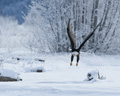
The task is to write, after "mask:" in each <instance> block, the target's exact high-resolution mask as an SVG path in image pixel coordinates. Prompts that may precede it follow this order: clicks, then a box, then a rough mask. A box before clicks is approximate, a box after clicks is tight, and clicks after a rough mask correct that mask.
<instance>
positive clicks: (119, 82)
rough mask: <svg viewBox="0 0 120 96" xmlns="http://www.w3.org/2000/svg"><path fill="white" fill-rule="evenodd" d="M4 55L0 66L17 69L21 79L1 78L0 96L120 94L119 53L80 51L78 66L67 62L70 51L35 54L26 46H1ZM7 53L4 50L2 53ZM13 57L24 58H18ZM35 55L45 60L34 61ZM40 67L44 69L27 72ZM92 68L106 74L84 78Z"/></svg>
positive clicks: (91, 95) (97, 95)
mask: <svg viewBox="0 0 120 96" xmlns="http://www.w3.org/2000/svg"><path fill="white" fill-rule="evenodd" d="M0 53H1V54H0V57H1V58H3V59H4V62H3V63H2V65H1V69H9V70H14V71H16V72H18V73H20V77H21V78H22V79H23V81H18V82H0V96H119V95H120V77H119V76H120V56H119V55H118V56H107V55H106V56H96V55H94V54H87V53H81V61H80V62H79V66H78V67H76V66H75V61H76V60H75V59H76V58H74V62H73V66H69V63H70V54H69V53H63V54H62V53H60V54H41V55H36V54H33V53H30V52H29V51H27V50H24V51H19V52H18V51H14V52H11V53H8V52H6V51H5V50H1V52H0ZM5 53H6V54H5ZM12 57H22V58H27V59H25V60H21V61H20V62H17V61H16V60H14V59H11V58H12ZM34 58H40V59H44V60H45V62H37V61H34ZM36 67H42V68H44V70H45V72H42V73H36V72H29V71H28V70H29V69H31V68H36ZM91 70H99V72H100V74H102V75H103V76H105V77H106V79H105V80H98V81H96V82H91V81H84V80H85V79H86V77H87V73H88V72H89V71H91Z"/></svg>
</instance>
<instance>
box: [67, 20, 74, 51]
mask: <svg viewBox="0 0 120 96" xmlns="http://www.w3.org/2000/svg"><path fill="white" fill-rule="evenodd" d="M67 33H68V37H69V39H70V43H71V48H72V50H73V49H75V48H76V42H75V38H74V35H73V33H72V28H71V25H70V19H69V22H68V27H67Z"/></svg>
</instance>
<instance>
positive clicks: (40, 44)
mask: <svg viewBox="0 0 120 96" xmlns="http://www.w3.org/2000/svg"><path fill="white" fill-rule="evenodd" d="M0 1H1V0H0ZM5 1H6V0H2V1H1V2H3V3H5ZM25 1H27V0H25ZM12 2H13V4H14V0H12ZM16 2H17V1H16ZM22 2H24V0H23V1H22ZM18 4H19V3H18ZM10 6H12V4H11V5H10V4H9V6H7V7H5V8H4V9H3V10H2V8H0V14H1V17H0V22H2V23H0V47H1V48H7V49H8V50H9V51H12V50H13V49H14V48H28V49H30V50H31V51H34V52H37V53H41V52H69V49H70V41H69V38H68V36H67V24H68V20H69V18H71V24H72V31H73V33H74V36H75V39H76V43H77V47H78V46H79V45H80V44H81V42H82V41H83V40H84V39H85V38H86V36H87V35H88V34H89V33H90V32H92V31H93V29H94V28H95V27H96V25H97V24H98V23H99V22H100V21H101V24H100V26H99V27H98V28H97V30H96V32H95V34H94V35H93V36H92V37H91V38H90V40H88V41H87V43H86V44H85V45H84V47H83V48H82V50H81V51H83V52H92V53H105V54H119V52H120V44H119V43H120V39H119V38H120V34H119V30H120V27H119V26H120V1H119V0H31V3H30V4H29V5H27V6H26V5H25V8H26V10H27V11H28V13H27V14H26V13H25V12H24V11H21V18H22V19H23V23H22V24H19V22H18V20H17V19H15V18H14V17H12V16H9V17H7V16H4V17H3V16H2V14H5V11H6V10H7V11H8V10H9V7H10ZM16 6H17V5H16ZM12 10H13V11H14V10H15V9H14V7H13V8H12ZM18 19H19V18H18ZM13 26H14V27H13ZM8 30H9V31H8Z"/></svg>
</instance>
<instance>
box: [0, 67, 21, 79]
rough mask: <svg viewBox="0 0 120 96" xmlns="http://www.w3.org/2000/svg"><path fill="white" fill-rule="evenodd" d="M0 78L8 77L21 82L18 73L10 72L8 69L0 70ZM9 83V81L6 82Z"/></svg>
mask: <svg viewBox="0 0 120 96" xmlns="http://www.w3.org/2000/svg"><path fill="white" fill-rule="evenodd" d="M0 77H1V78H3V77H7V78H8V77H9V79H10V78H11V79H16V81H19V80H21V79H20V78H19V73H17V72H15V71H12V70H8V69H0ZM0 81H1V80H0ZM8 81H9V80H8Z"/></svg>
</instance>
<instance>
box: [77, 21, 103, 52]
mask: <svg viewBox="0 0 120 96" xmlns="http://www.w3.org/2000/svg"><path fill="white" fill-rule="evenodd" d="M101 22H102V20H101ZM101 22H100V23H99V24H98V25H97V26H96V27H95V29H94V30H93V32H91V33H90V34H89V35H88V36H87V37H86V39H85V40H84V41H83V42H82V44H81V45H80V47H79V48H78V50H79V51H80V49H81V48H82V47H83V45H84V44H85V43H86V42H87V40H88V39H90V37H91V36H92V35H93V34H94V32H95V31H96V29H97V28H98V26H99V25H100V24H101Z"/></svg>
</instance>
